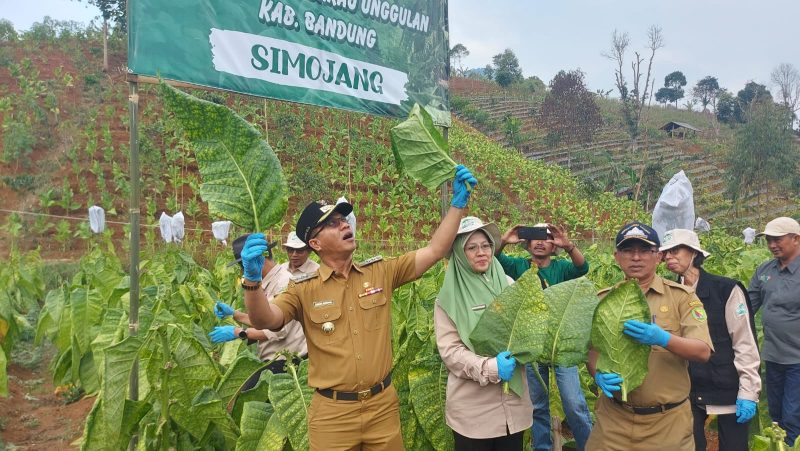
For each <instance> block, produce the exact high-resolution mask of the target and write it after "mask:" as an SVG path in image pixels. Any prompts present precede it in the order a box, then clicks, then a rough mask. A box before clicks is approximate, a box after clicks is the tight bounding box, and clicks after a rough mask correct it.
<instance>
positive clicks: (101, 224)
mask: <svg viewBox="0 0 800 451" xmlns="http://www.w3.org/2000/svg"><path fill="white" fill-rule="evenodd" d="M89 228H90V229H92V232H93V233H102V232H103V230H105V229H106V211H105V210H103V207H98V206H97V205H92V206H91V207H89Z"/></svg>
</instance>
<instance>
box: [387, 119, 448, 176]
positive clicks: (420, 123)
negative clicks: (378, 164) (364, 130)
mask: <svg viewBox="0 0 800 451" xmlns="http://www.w3.org/2000/svg"><path fill="white" fill-rule="evenodd" d="M390 135H391V138H392V152H393V153H394V159H395V164H396V165H397V169H398V170H399V171H400V172H401V173H402V172H406V173H407V174H408V175H410V176H411V177H413V178H414V179H416V180H417V181H418V182H420V183H422V184H423V185H425V187H426V188H428V189H429V190H431V191H433V190H435V189H436V188H438V187H439V185H441V184H442V183H444V182H446V181H448V180H450V179H452V178H453V169H455V167H456V163H455V161H453V159H452V158H450V155H448V152H449V150H448V149H449V147H448V145H447V142H446V141H445V140H444V138H443V137H442V135H441V134H440V133H439V131H438V130H437V129H436V126H435V125H434V124H433V120H432V119H431V116H430V115H429V114H428V112H427V111H425V109H424V108H421V107H420V106H419V105H418V104H415V105H414V107H413V108H412V109H411V112H410V113H409V115H408V119H406V120H405V121H403V122H401V123H400V124H398V125H396V126H395V127H393V128H392V130H391V131H390Z"/></svg>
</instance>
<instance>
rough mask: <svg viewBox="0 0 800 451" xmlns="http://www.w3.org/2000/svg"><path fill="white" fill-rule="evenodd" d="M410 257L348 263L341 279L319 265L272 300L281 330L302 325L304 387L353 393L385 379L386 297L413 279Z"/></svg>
mask: <svg viewBox="0 0 800 451" xmlns="http://www.w3.org/2000/svg"><path fill="white" fill-rule="evenodd" d="M415 257H416V251H412V252H409V253H406V254H404V255H402V256H400V257H398V258H393V259H388V260H383V259H381V258H379V257H376V258H373V259H370V260H367V261H366V262H364V263H363V264H356V263H352V267H351V270H350V274H349V276H348V278H347V279H345V278H344V277H342V276H341V275H340V274H336V273H335V272H334V271H333V269H331V268H330V267H329V266H327V265H325V264H324V263H323V264H322V265H320V268H319V271H317V274H316V275H312V276H309V277H308V278H307V279H305V280H298V281H293V282H290V283H289V286H288V288H287V289H286V291H284V292H283V293H281V294H279V295H278V296H276V297H275V299H274V300H273V304H275V305H276V306H277V307H278V308H280V309H281V311H283V315H284V324H285V323H287V322H289V321H291V320H293V319H296V320H298V321H300V323H301V324H302V325H303V331H304V332H305V336H306V342H307V344H308V363H309V365H308V385H309V386H311V387H314V388H318V389H325V388H330V389H333V390H338V391H359V390H365V389H368V388H370V387H372V386H373V385H375V384H377V383H379V382H380V381H382V380H383V378H384V377H386V375H387V374H389V371H391V369H392V342H391V337H392V321H391V300H392V291H393V290H394V289H395V288H397V287H399V286H400V285H403V284H405V283H407V282H410V281H412V280H414V279H415V278H416V277H415V276H416V274H415V273H416V264H415ZM371 260H372V262H370V261H371ZM328 323H329V324H328ZM323 325H325V326H327V328H328V329H329V332H325V331H324V330H323ZM330 326H333V330H330Z"/></svg>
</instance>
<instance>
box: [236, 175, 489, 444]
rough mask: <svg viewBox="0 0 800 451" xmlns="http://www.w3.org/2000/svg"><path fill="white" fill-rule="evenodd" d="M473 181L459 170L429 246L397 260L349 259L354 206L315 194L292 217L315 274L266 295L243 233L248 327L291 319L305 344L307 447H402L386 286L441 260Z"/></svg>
mask: <svg viewBox="0 0 800 451" xmlns="http://www.w3.org/2000/svg"><path fill="white" fill-rule="evenodd" d="M476 183H477V180H476V179H475V178H474V177H473V176H472V174H471V173H470V172H469V170H467V169H466V168H464V167H463V166H460V165H459V166H458V167H457V168H456V177H455V180H454V182H453V201H452V203H451V205H452V206H451V208H450V210H449V211H448V212H447V215H446V216H445V217H444V219H443V220H442V223H441V224H440V225H439V228H438V229H437V230H436V232H434V234H433V237H432V238H431V240H430V243H429V244H428V246H426V247H424V248H422V249H419V250H417V251H413V252H409V253H407V254H404V255H402V256H400V257H399V258H395V259H388V260H383V259H381V258H380V257H376V258H372V259H369V260H367V261H365V262H362V263H360V264H356V263H354V262H353V260H352V258H353V252H354V251H355V249H356V242H355V236H354V234H353V232H352V229H351V228H350V225H349V224H348V223H347V221H346V220H345V216H347V215H348V214H349V213H350V212H351V211H352V209H353V207H352V206H351V205H350V204H348V203H340V204H338V205H336V206H333V205H325V204H323V203H320V202H312V203H311V204H309V205H308V206H307V207H306V208H305V209H304V210H303V212H302V214H301V215H300V219H299V220H298V221H297V227H296V232H297V236H298V237H299V238H300V239H301V240H302V241H303V242H304V243H306V244H308V245H309V247H311V249H313V250H314V252H316V253H317V255H318V256H319V258H320V263H321V265H320V268H319V271H318V272H317V274H316V275H314V276H310V277H308V278H306V279H305V280H296V281H295V282H294V283H290V284H289V287H288V288H287V289H286V291H284V292H283V293H281V294H279V295H278V296H276V297H275V299H274V300H273V302H272V303H268V302H267V300H266V298H265V296H264V294H263V292H262V291H261V290H258V289H257V288H256V289H253V288H251V286H255V287H257V286H258V276H259V274H260V272H259V271H260V265H261V262H260V261H259V259H262V260H263V257H261V254H262V253H263V251H264V249H265V247H266V240H264V239H263V236H259V235H261V234H254V235H253V236H252V237H251V238H248V240H247V242H246V243H245V248H244V250H243V251H242V263H243V264H244V266H245V278H244V281H243V282H242V284H243V286H244V288H245V290H246V291H245V305H246V306H247V309H248V313H249V315H250V319H251V320H252V321H253V325H254V326H256V327H260V328H266V329H278V328H280V327H281V326H283V325H284V324H286V323H287V322H288V321H291V320H293V319H295V320H297V321H299V322H300V323H301V324H302V325H303V331H304V332H305V335H306V341H307V343H308V360H309V372H308V383H309V385H310V386H311V387H314V388H315V389H316V392H315V394H314V396H313V398H312V401H311V406H310V408H309V418H308V430H309V443H310V447H311V449H312V450H322V449H324V450H326V451H334V450H358V449H365V450H402V449H403V441H402V436H401V433H400V415H399V403H398V399H397V393H396V391H395V389H394V386H393V385H391V369H392V346H391V335H392V326H391V317H390V313H391V300H392V291H393V290H394V289H395V288H397V287H399V286H400V285H403V284H404V283H406V282H410V281H412V280H414V279H417V278H419V277H420V276H422V274H423V273H424V272H425V271H427V270H428V269H429V268H430V267H431V266H433V265H434V264H435V263H436V262H437V261H438V260H440V259H441V258H443V257H444V256H445V255H446V253H447V252H448V250H449V249H450V247H451V245H452V243H453V239H454V238H455V236H456V231H457V230H458V225H459V222H460V220H461V216H462V212H463V209H464V208H465V207H466V205H467V201H468V199H469V193H470V191H469V190H467V188H466V185H467V184H470V185H473V186H474V185H475V184H476Z"/></svg>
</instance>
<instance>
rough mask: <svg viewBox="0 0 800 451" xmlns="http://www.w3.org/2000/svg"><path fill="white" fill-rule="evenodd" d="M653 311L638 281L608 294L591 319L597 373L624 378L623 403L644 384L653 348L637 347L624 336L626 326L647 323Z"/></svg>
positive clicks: (629, 338) (622, 383) (631, 339)
mask: <svg viewBox="0 0 800 451" xmlns="http://www.w3.org/2000/svg"><path fill="white" fill-rule="evenodd" d="M649 316H650V307H649V306H648V305H647V300H646V299H645V297H644V294H643V293H642V290H641V288H639V284H638V282H637V281H636V280H629V281H627V282H625V283H622V284H621V285H619V286H617V287H616V288H614V289H613V290H611V292H609V293H608V294H607V295H606V297H605V298H603V300H602V301H600V304H599V305H598V306H597V309H596V310H595V311H594V318H593V319H592V346H593V347H594V348H595V349H596V350H598V351H599V354H600V355H599V357H598V359H597V371H598V372H603V373H616V374H618V375H619V376H621V377H622V382H621V388H622V390H621V395H622V400H623V401H627V400H628V393H630V392H631V391H633V390H634V389H636V387H638V386H639V385H641V384H642V382H644V378H645V376H647V368H648V362H649V359H650V346H646V345H643V344H640V343H638V342H637V341H636V340H634V339H633V338H631V337H629V336H627V335H625V333H623V328H624V323H625V321H627V320H630V319H635V320H639V321H647V319H648V317H649Z"/></svg>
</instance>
